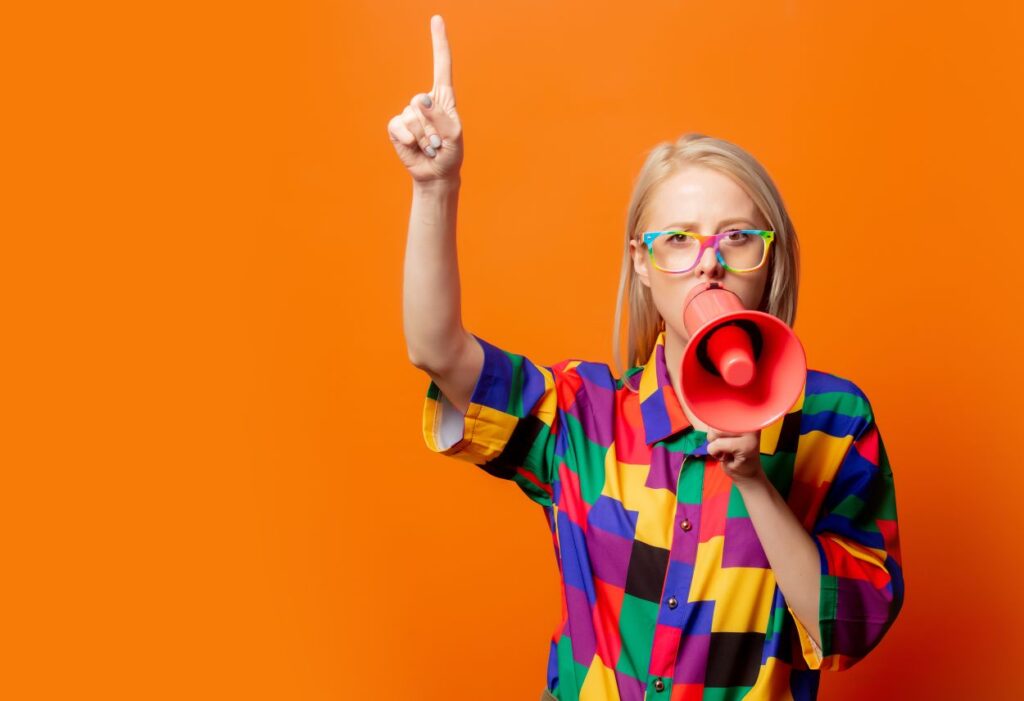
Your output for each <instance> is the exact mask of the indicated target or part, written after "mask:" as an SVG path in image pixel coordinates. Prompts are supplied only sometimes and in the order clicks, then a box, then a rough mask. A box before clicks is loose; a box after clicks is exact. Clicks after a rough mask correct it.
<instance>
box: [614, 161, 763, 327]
mask: <svg viewBox="0 0 1024 701" xmlns="http://www.w3.org/2000/svg"><path fill="white" fill-rule="evenodd" d="M643 225H644V228H643V231H665V230H667V229H682V230H683V231H692V232H694V233H697V234H702V235H704V236H710V235H712V234H717V233H720V232H722V231H727V230H729V229H768V228H770V227H769V226H768V225H767V222H765V221H764V219H763V218H762V217H761V216H760V215H759V213H758V211H757V206H756V205H755V204H754V201H753V200H752V199H750V196H749V195H747V193H746V192H744V191H743V188H741V187H740V186H739V185H738V184H737V183H736V181H734V180H733V179H732V178H730V177H729V176H728V175H725V174H723V173H719V172H718V171H715V170H711V169H710V168H707V167H705V166H699V165H688V166H685V167H684V168H683V169H682V170H680V171H678V172H677V173H675V174H673V175H672V176H671V177H670V178H668V179H667V180H665V182H663V183H662V184H661V185H660V186H658V188H657V189H656V190H655V191H654V192H653V193H652V197H651V200H650V203H649V205H648V209H647V214H646V220H645V221H644V222H643ZM629 247H630V255H631V256H632V258H633V268H634V270H635V271H636V274H637V276H638V277H639V278H640V280H641V282H642V283H643V284H644V285H646V286H647V287H649V288H650V290H651V296H652V297H653V298H654V306H655V307H656V308H657V309H658V313H660V314H661V317H662V318H663V319H664V320H665V330H666V335H669V334H674V335H676V336H677V337H678V338H679V339H680V340H682V341H684V342H685V341H688V340H689V334H687V333H686V328H685V327H684V326H683V302H684V300H685V299H686V295H687V293H688V292H689V291H690V290H691V289H692V288H693V287H695V286H697V285H700V284H702V283H705V282H711V281H715V282H718V283H720V284H721V285H722V286H723V287H724V288H725V289H727V290H729V291H730V292H733V293H734V294H736V295H737V296H738V297H739V298H740V300H741V301H742V302H743V306H744V307H745V308H746V309H757V307H758V304H760V302H761V298H762V296H763V295H764V292H765V287H766V285H767V282H768V262H767V261H765V264H764V265H762V266H761V267H760V268H758V269H757V270H755V271H753V272H749V273H734V272H732V271H727V270H725V268H723V267H722V266H721V264H719V262H718V259H717V258H716V257H715V252H714V250H713V248H711V247H708V249H707V250H706V251H704V254H703V256H702V257H701V259H700V261H699V262H698V263H697V265H696V267H694V268H693V269H692V270H690V271H689V272H686V273H665V272H662V271H660V270H658V269H657V268H655V267H654V265H653V264H651V260H650V257H649V253H648V250H647V247H646V246H645V245H644V243H643V241H642V240H634V241H631V242H630V244H629ZM770 255H771V253H769V256H770Z"/></svg>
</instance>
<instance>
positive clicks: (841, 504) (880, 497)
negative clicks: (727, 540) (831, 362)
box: [787, 390, 904, 671]
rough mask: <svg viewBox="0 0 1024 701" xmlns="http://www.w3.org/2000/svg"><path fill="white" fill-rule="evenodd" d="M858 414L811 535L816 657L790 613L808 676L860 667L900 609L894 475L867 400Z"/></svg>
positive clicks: (899, 566) (900, 566)
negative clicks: (816, 560)
mask: <svg viewBox="0 0 1024 701" xmlns="http://www.w3.org/2000/svg"><path fill="white" fill-rule="evenodd" d="M858 392H859V390H858ZM861 396H862V397H863V395H861ZM861 406H862V407H863V409H862V411H861V412H860V415H859V416H854V417H849V418H850V421H851V423H850V425H851V426H852V429H851V432H852V434H853V436H854V438H853V441H852V442H851V443H850V446H849V448H848V449H847V450H846V451H845V453H844V454H843V456H842V460H841V461H840V463H839V467H838V469H837V470H836V471H835V473H834V477H833V479H832V483H831V485H830V486H829V487H828V491H827V493H826V496H825V500H824V502H823V505H822V508H821V511H820V512H819V514H818V517H817V520H816V522H815V524H814V527H813V529H812V532H811V536H812V537H813V538H814V541H815V544H816V545H817V547H818V554H819V557H820V563H821V587H820V604H819V611H818V624H819V629H820V631H821V647H820V649H819V648H818V646H817V645H815V643H814V641H813V640H812V639H811V637H810V635H808V633H807V629H806V628H805V627H804V626H803V624H801V623H800V620H799V619H798V618H797V617H796V615H795V614H794V613H793V610H792V608H789V613H790V616H792V618H793V621H794V623H795V629H796V634H797V637H798V638H799V646H800V649H801V652H802V654H803V657H804V660H805V661H806V662H807V665H808V667H809V668H810V669H822V670H832V671H840V670H844V669H848V668H849V667H851V666H853V665H854V664H856V663H857V662H859V661H860V660H861V659H863V658H864V657H865V656H866V655H867V654H868V653H869V652H870V651H871V650H872V649H874V648H875V646H877V645H878V643H879V642H880V641H881V639H882V637H883V636H884V635H885V634H886V632H887V631H888V630H889V628H890V627H891V626H892V624H893V622H894V621H895V620H896V616H897V615H898V614H899V612H900V609H901V608H902V606H903V591H904V587H903V567H902V556H901V554H900V545H899V530H898V528H897V519H896V491H895V484H894V482H893V474H892V469H891V467H890V465H889V458H888V455H887V454H886V450H885V445H884V444H883V442H882V437H881V434H880V433H879V430H878V426H877V424H876V423H875V418H874V414H873V412H872V411H871V407H870V405H869V404H868V403H867V400H866V398H864V401H863V402H862V403H861ZM787 608H788V604H787Z"/></svg>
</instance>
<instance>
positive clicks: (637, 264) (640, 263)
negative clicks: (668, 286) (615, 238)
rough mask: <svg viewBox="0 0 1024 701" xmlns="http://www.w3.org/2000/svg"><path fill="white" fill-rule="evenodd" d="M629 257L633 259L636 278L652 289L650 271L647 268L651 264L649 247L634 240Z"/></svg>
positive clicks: (631, 242)
mask: <svg viewBox="0 0 1024 701" xmlns="http://www.w3.org/2000/svg"><path fill="white" fill-rule="evenodd" d="M629 255H630V256H631V257H632V258H633V271H634V272H635V273H636V276H637V277H638V278H640V282H642V283H643V284H644V286H645V287H650V286H651V280H650V277H649V275H650V269H649V268H648V267H647V264H648V263H649V262H650V258H649V254H648V252H647V246H645V245H643V243H641V242H639V241H637V240H635V239H634V240H632V241H630V242H629Z"/></svg>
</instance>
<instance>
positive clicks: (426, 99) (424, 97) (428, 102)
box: [420, 95, 434, 107]
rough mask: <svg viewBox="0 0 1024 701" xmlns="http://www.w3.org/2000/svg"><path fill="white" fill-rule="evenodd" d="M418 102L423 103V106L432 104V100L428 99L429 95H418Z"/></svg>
mask: <svg viewBox="0 0 1024 701" xmlns="http://www.w3.org/2000/svg"><path fill="white" fill-rule="evenodd" d="M420 102H422V103H423V105H424V107H431V106H433V104H434V102H433V100H431V99H430V95H423V96H422V97H420Z"/></svg>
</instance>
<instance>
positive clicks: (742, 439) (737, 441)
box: [708, 429, 764, 482]
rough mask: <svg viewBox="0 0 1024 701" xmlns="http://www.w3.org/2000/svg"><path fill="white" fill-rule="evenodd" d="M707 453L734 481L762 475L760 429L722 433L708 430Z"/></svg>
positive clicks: (756, 477)
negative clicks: (748, 431) (750, 431)
mask: <svg viewBox="0 0 1024 701" xmlns="http://www.w3.org/2000/svg"><path fill="white" fill-rule="evenodd" d="M708 454H709V455H711V457H713V458H715V459H716V460H718V461H720V462H721V464H722V469H723V470H725V474H727V475H729V477H731V478H732V479H733V481H734V482H742V481H744V480H752V479H758V478H760V477H763V476H764V470H763V469H762V467H761V431H760V430H758V431H754V432H753V433H724V432H720V431H715V430H714V429H710V430H709V431H708Z"/></svg>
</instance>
